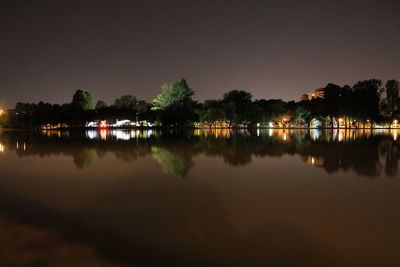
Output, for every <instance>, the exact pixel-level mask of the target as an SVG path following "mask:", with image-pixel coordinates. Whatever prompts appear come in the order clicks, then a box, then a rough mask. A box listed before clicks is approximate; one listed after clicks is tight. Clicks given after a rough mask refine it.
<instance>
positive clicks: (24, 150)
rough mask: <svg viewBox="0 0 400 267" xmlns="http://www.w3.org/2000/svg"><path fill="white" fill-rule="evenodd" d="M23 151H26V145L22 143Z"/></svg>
mask: <svg viewBox="0 0 400 267" xmlns="http://www.w3.org/2000/svg"><path fill="white" fill-rule="evenodd" d="M24 151H26V144H25V143H24Z"/></svg>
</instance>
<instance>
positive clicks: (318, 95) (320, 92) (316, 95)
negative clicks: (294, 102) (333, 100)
mask: <svg viewBox="0 0 400 267" xmlns="http://www.w3.org/2000/svg"><path fill="white" fill-rule="evenodd" d="M314 98H325V89H324V88H318V89H316V90H315V91H314V92H310V93H305V94H304V95H302V96H301V100H302V101H303V100H311V99H314Z"/></svg>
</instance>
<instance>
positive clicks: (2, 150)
mask: <svg viewBox="0 0 400 267" xmlns="http://www.w3.org/2000/svg"><path fill="white" fill-rule="evenodd" d="M4 151H5V147H4V146H3V145H2V144H0V153H4Z"/></svg>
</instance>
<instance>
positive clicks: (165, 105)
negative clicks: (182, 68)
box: [152, 79, 198, 126]
mask: <svg viewBox="0 0 400 267" xmlns="http://www.w3.org/2000/svg"><path fill="white" fill-rule="evenodd" d="M161 90H162V92H161V94H159V95H158V96H157V97H156V98H155V99H154V100H153V108H152V109H153V110H157V111H158V117H159V120H160V121H161V122H162V124H163V125H164V126H171V125H173V126H178V125H179V126H187V125H188V124H191V122H193V121H196V120H197V119H198V118H197V115H196V113H195V109H196V102H194V101H193V100H192V96H193V95H194V91H193V90H192V89H191V88H190V87H189V86H188V84H187V82H186V80H185V79H181V80H179V81H177V82H174V83H168V84H165V85H163V86H162V87H161Z"/></svg>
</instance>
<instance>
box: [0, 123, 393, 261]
mask: <svg viewBox="0 0 400 267" xmlns="http://www.w3.org/2000/svg"><path fill="white" fill-rule="evenodd" d="M398 139H399V138H398V130H392V131H388V130H380V131H377V130H374V131H371V130H359V131H356V130H351V131H346V130H344V129H341V130H333V131H331V130H310V131H306V130H284V129H279V130H278V129H276V130H275V129H257V130H254V131H249V130H223V129H214V130H200V129H197V130H188V131H177V130H165V131H158V130H151V131H143V130H115V129H114V130H108V129H102V130H99V131H97V130H90V131H43V132H28V131H12V132H11V131H10V132H8V131H3V132H0V144H1V145H0V152H1V153H0V172H1V174H2V176H1V179H0V234H1V236H2V239H1V240H2V241H1V242H2V244H1V246H2V247H4V248H7V249H8V253H7V255H6V256H7V257H5V256H2V257H0V263H1V264H0V265H2V264H6V265H13V264H14V265H20V264H26V265H29V264H32V265H35V264H36V265H46V264H47V265H55V264H66V265H74V264H75V265H78V266H79V265H80V266H84V265H85V266H90V265H91V264H92V265H96V266H97V265H99V266H100V265H105V266H110V265H120V264H122V265H123V264H126V265H128V266H132V265H139V266H157V265H165V264H166V263H170V265H173V266H175V265H180V266H193V265H198V266H207V265H215V266H221V265H225V266H235V265H240V266H244V265H247V266H248V265H262V266H265V265H273V266H275V265H279V264H281V265H284V266H328V265H332V266H345V265H348V266H366V265H368V266H396V265H397V264H398V262H399V259H398V247H399V245H400V241H399V240H400V230H399V227H398V225H399V224H400V212H399V211H400V209H399V205H398V203H400V183H399V180H400V179H398V177H399V173H398V161H399V159H400V142H399V140H398ZM360 178H361V179H360ZM364 178H377V179H364ZM387 178H390V179H387ZM7 233H13V234H7ZM38 236H39V237H40V238H39V237H38ZM15 237H19V238H20V239H24V240H25V241H26V242H23V244H22V243H18V242H16V241H15V240H14V238H15ZM21 244H22V245H21ZM46 246H48V247H46ZM21 247H22V248H21ZM41 248H43V249H41ZM49 249H50V250H51V251H53V252H51V251H50V252H49V253H46V251H48V250H49ZM367 252H368V253H367ZM372 252H373V253H372ZM0 255H1V254H0ZM27 255H30V256H29V257H28V256H27ZM22 259H23V260H22Z"/></svg>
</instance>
